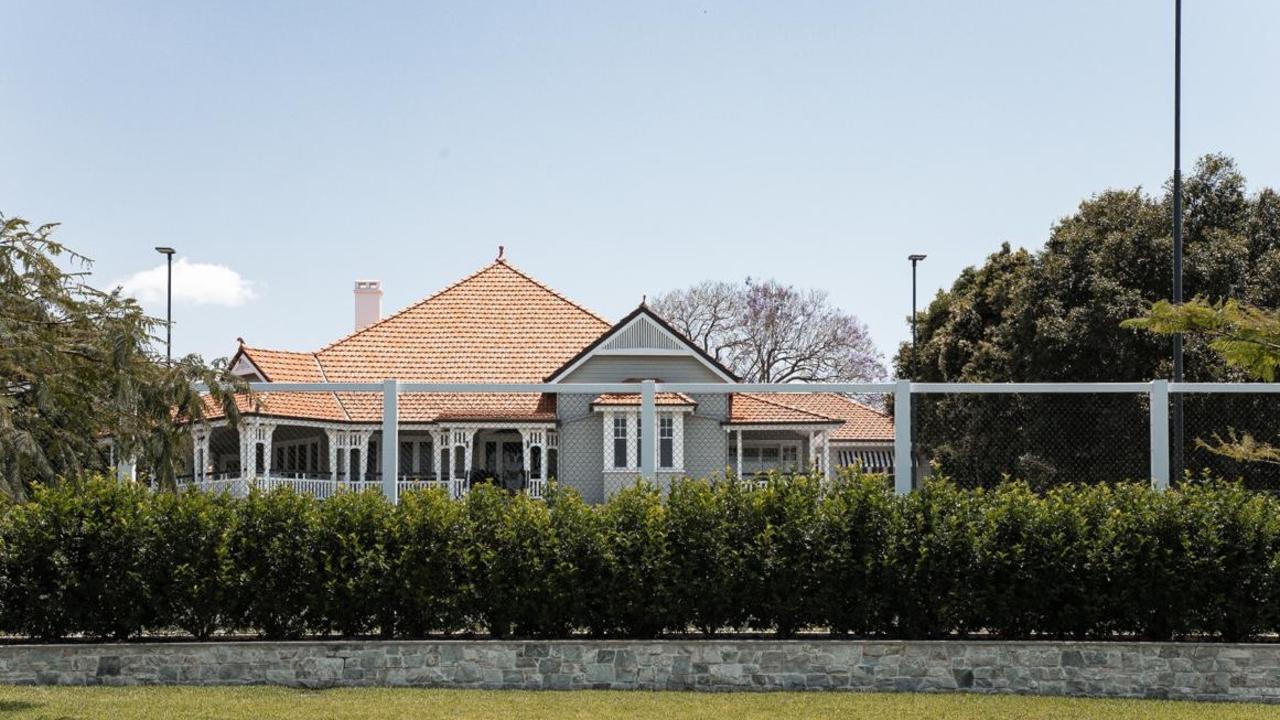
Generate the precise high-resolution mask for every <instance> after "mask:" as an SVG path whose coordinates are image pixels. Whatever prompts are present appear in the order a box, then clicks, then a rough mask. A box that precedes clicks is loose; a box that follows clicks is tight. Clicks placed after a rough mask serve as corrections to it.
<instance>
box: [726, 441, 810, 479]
mask: <svg viewBox="0 0 1280 720" xmlns="http://www.w3.org/2000/svg"><path fill="white" fill-rule="evenodd" d="M803 447H804V441H803V440H800V439H795V440H790V439H788V440H782V439H772V438H769V439H765V438H759V439H751V438H743V439H742V449H743V450H744V451H745V450H747V449H748V448H750V449H753V450H755V451H756V457H757V458H759V457H760V456H761V455H763V451H764V450H765V449H773V450H777V451H778V463H777V464H776V465H775V466H772V467H764V461H763V460H762V459H761V460H756V461H755V462H756V467H754V468H753V467H749V466H748V465H747V457H746V453H745V452H743V456H742V475H743V477H746V476H748V475H755V474H757V473H766V472H769V471H770V470H778V471H787V470H791V469H794V470H795V471H797V472H803V471H804V469H805V465H804V462H803V460H804V450H803ZM785 448H794V449H795V451H796V461H795V466H794V468H789V467H788V466H787V465H785V464H784V463H783V460H782V457H783V454H784V449H785ZM736 453H737V448H736V445H730V447H729V456H730V457H733V456H734V455H735V454H736Z"/></svg>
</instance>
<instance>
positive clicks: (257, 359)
mask: <svg viewBox="0 0 1280 720" xmlns="http://www.w3.org/2000/svg"><path fill="white" fill-rule="evenodd" d="M242 355H243V356H244V357H247V358H248V359H249V361H250V362H252V363H253V365H254V366H255V367H256V368H258V370H259V371H260V372H261V373H262V375H263V376H264V378H263V379H265V380H267V381H268V382H324V381H325V375H324V371H323V370H322V369H321V367H320V361H319V360H318V359H317V358H316V356H315V355H314V354H313V353H304V352H292V351H288V350H269V349H266V348H255V347H250V346H248V345H241V346H240V350H239V351H238V352H237V353H236V358H239V357H240V356H242ZM236 358H233V360H232V362H233V363H234V361H235V359H236ZM205 407H206V416H207V417H209V418H216V417H221V416H222V409H221V408H217V407H214V406H213V405H212V404H211V403H208V402H206V405H205ZM236 407H238V408H239V409H240V412H242V413H249V412H253V413H258V414H261V415H272V416H279V417H296V418H308V419H313V420H349V419H351V418H350V417H349V416H348V414H347V413H346V411H345V410H344V408H343V407H342V403H341V402H340V401H339V399H338V398H337V396H335V395H334V393H257V394H255V395H254V396H253V401H252V402H250V400H249V397H248V396H244V395H240V396H237V397H236Z"/></svg>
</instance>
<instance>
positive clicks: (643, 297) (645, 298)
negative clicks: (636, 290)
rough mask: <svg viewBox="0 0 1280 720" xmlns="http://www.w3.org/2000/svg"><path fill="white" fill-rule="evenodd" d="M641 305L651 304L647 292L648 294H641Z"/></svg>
mask: <svg viewBox="0 0 1280 720" xmlns="http://www.w3.org/2000/svg"><path fill="white" fill-rule="evenodd" d="M640 305H641V306H642V307H648V305H649V296H648V295H647V294H646V295H641V296H640Z"/></svg>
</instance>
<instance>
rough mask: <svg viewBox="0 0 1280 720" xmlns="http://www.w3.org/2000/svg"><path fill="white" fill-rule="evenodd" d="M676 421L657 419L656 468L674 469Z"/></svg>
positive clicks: (666, 418) (672, 419) (665, 418)
mask: <svg viewBox="0 0 1280 720" xmlns="http://www.w3.org/2000/svg"><path fill="white" fill-rule="evenodd" d="M675 455H676V421H675V418H671V417H664V418H659V419H658V467H663V468H671V467H675V459H676V458H675Z"/></svg>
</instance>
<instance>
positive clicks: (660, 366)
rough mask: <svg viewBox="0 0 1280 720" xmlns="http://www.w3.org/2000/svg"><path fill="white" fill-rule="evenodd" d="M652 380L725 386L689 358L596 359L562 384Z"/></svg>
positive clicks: (700, 362)
mask: <svg viewBox="0 0 1280 720" xmlns="http://www.w3.org/2000/svg"><path fill="white" fill-rule="evenodd" d="M634 378H654V379H658V380H662V381H664V382H724V379H723V378H721V377H720V376H719V375H716V374H715V373H714V372H712V370H711V368H709V367H707V366H706V365H703V364H702V361H701V360H699V359H698V358H695V357H693V356H692V355H596V356H594V357H592V358H590V359H588V360H587V361H586V362H585V363H583V364H582V365H581V366H580V367H578V368H577V369H575V370H574V371H573V372H571V373H569V374H568V375H566V376H565V377H564V379H563V380H561V382H566V383H584V382H622V381H624V380H631V379H634Z"/></svg>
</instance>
